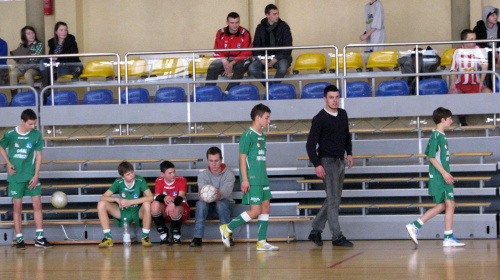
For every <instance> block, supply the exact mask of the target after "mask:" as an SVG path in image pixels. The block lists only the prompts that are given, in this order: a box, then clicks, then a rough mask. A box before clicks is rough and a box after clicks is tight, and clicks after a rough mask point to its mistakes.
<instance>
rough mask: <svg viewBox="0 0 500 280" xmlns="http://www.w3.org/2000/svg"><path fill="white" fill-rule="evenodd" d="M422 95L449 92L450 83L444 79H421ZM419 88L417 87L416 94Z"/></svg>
mask: <svg viewBox="0 0 500 280" xmlns="http://www.w3.org/2000/svg"><path fill="white" fill-rule="evenodd" d="M419 89H420V92H419V94H420V95H432V94H447V93H448V85H446V82H445V81H444V80H443V79H437V78H431V79H424V80H421V81H420V83H419ZM416 94H417V89H416V88H415V95H416Z"/></svg>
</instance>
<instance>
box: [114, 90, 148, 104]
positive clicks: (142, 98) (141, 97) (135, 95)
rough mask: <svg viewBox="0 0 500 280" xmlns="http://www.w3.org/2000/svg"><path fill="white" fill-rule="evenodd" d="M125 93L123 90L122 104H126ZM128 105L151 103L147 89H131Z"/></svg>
mask: <svg viewBox="0 0 500 280" xmlns="http://www.w3.org/2000/svg"><path fill="white" fill-rule="evenodd" d="M125 91H126V90H123V91H122V93H121V95H120V99H121V103H122V104H125V103H126V98H125ZM128 103H129V104H134V103H149V91H148V90H147V89H145V88H129V89H128Z"/></svg>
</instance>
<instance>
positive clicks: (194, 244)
mask: <svg viewBox="0 0 500 280" xmlns="http://www.w3.org/2000/svg"><path fill="white" fill-rule="evenodd" d="M201 244H202V241H201V238H196V237H195V238H193V240H192V241H191V244H189V247H200V246H201Z"/></svg>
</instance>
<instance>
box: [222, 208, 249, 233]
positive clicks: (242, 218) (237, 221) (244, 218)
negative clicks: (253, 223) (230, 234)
mask: <svg viewBox="0 0 500 280" xmlns="http://www.w3.org/2000/svg"><path fill="white" fill-rule="evenodd" d="M251 219H252V218H250V216H248V214H247V212H243V213H241V214H240V215H239V216H238V217H236V218H234V219H233V220H232V221H231V222H230V223H229V224H228V225H227V228H228V229H229V230H230V231H233V230H234V229H235V228H237V227H239V226H241V225H243V224H245V223H246V222H248V221H250V220H251Z"/></svg>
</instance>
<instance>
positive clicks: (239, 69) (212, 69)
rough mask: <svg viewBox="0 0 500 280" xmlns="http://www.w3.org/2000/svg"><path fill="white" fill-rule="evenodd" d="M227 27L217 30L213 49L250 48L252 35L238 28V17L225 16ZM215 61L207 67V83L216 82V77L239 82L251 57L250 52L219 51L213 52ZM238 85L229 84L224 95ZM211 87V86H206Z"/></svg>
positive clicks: (230, 14)
mask: <svg viewBox="0 0 500 280" xmlns="http://www.w3.org/2000/svg"><path fill="white" fill-rule="evenodd" d="M226 24H227V27H223V28H221V29H219V31H218V32H217V35H216V37H215V46H214V49H239V48H250V47H251V44H252V35H250V32H248V30H246V29H245V28H243V27H241V26H240V15H238V14H237V13H235V12H231V13H229V14H228V15H227V19H226ZM214 56H215V57H216V58H217V59H216V60H215V61H213V62H212V63H211V64H210V66H209V67H208V72H207V81H208V80H217V78H218V76H219V75H221V76H225V77H228V78H229V77H231V79H232V80H240V79H242V78H243V75H244V74H245V72H246V71H247V68H248V65H249V64H250V58H251V56H252V52H251V51H220V52H215V55H214ZM233 71H234V72H233ZM239 84H240V83H229V84H228V85H227V87H226V90H225V91H224V93H226V94H227V93H229V90H230V89H231V88H232V87H234V86H236V85H239ZM207 85H211V84H207Z"/></svg>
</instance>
